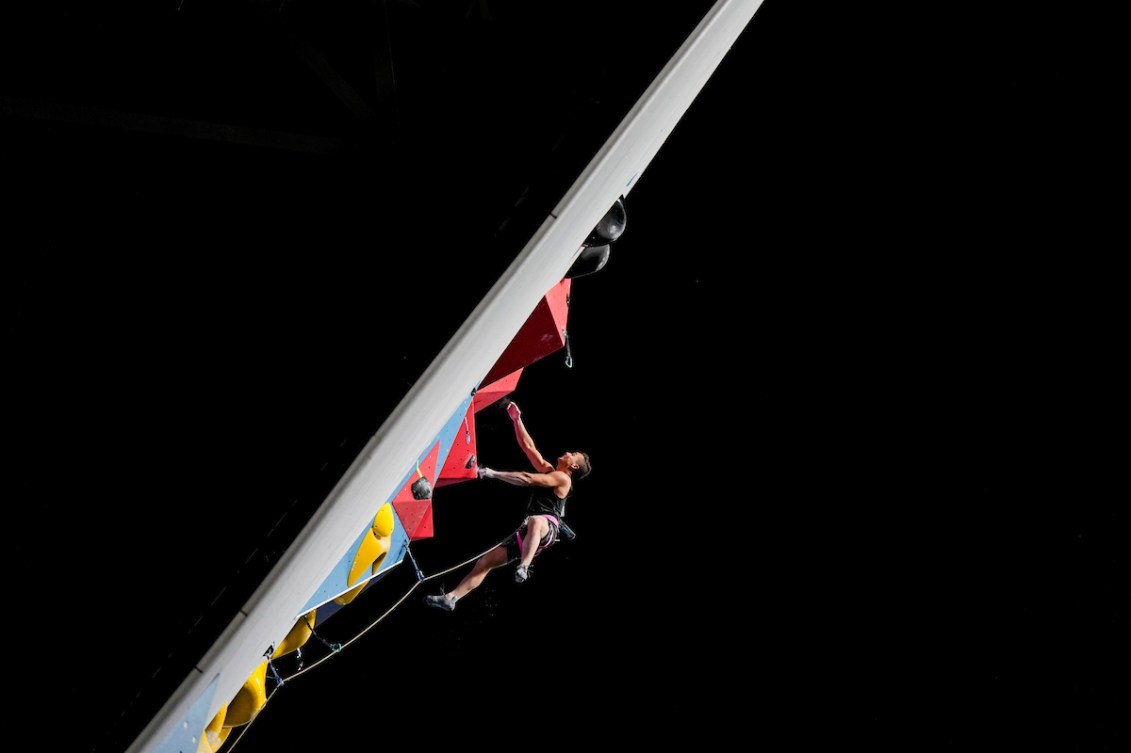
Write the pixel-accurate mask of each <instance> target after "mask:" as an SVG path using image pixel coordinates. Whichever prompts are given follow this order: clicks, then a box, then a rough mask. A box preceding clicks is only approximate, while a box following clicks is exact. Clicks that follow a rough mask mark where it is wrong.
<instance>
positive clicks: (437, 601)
mask: <svg viewBox="0 0 1131 753" xmlns="http://www.w3.org/2000/svg"><path fill="white" fill-rule="evenodd" d="M424 603H425V604H427V605H428V606H430V607H436V609H442V610H444V611H445V612H450V611H452V610H453V609H455V608H456V600H455V597H454V596H449V595H448V594H437V595H436V596H425V597H424Z"/></svg>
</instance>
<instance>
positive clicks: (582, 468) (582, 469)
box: [574, 452, 593, 481]
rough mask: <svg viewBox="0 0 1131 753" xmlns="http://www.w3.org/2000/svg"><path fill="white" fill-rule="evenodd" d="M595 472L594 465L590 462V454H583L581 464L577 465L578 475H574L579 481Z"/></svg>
mask: <svg viewBox="0 0 1131 753" xmlns="http://www.w3.org/2000/svg"><path fill="white" fill-rule="evenodd" d="M592 471H593V464H592V463H590V462H589V453H588V452H583V453H581V462H580V463H578V464H577V473H576V474H575V475H574V478H576V479H577V480H578V481H580V480H581V479H583V478H585V477H586V476H588V475H589V474H590V473H591V472H592Z"/></svg>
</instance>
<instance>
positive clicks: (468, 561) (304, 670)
mask: <svg viewBox="0 0 1131 753" xmlns="http://www.w3.org/2000/svg"><path fill="white" fill-rule="evenodd" d="M503 541H506V539H503ZM503 541H500V542H499V543H498V544H492V545H491V547H490V549H484V550H483V551H482V552H480V553H479V554H477V555H475V556H474V557H471V558H470V559H466V560H464V561H463V562H461V563H459V564H458V565H452V566H451V567H449V568H448V569H447V570H441V571H440V572H438V573H432V574H431V575H427V576H426V575H424V573H423V572H422V571H421V570H420V566H419V565H417V563H416V558H415V557H413V556H412V551H411V550H410V549H409V548H408V544H405V553H406V554H408V558H409V561H410V562H412V566H413V568H415V570H416V578H417V580H416V582H415V583H413V584H412V586H411V587H410V588H409V589H408V590H407V591H405V592H404V596H402V597H401V598H399V599H397V601H396V603H395V604H393V606H391V607H389V608H388V609H386V610H385V611H384V613H382V615H381V616H380V617H378V618H377V619H375V620H374V621H373V622H372V623H370V624H369V627H367V628H365V629H364V630H362V631H361V632H360V633H358V634H357V635H355V636H354V637H353V638H350V639H349V640H348V641H346V642H345V643H341V644H338V650H337V651H334V652H333V653H330V654H327V655H326V656H323V657H322V658H321V659H319V660H318V661H316V662H314V663H313V664H311V665H310V666H309V667H304V668H302V669H300V670H299V671H297V672H295V673H294V674H293V675H291V676H290V677H288V678H287V679H288V680H293V679H295V678H296V677H298V676H299V675H302V674H306V673H307V672H309V671H310V670H312V669H314V668H315V667H317V666H318V665H319V664H321V663H322V662H324V661H326V660H327V659H329V658H330V657H332V656H333V655H334V654H337V653H340V652H342V651H344V650H345V649H347V648H349V646H350V644H351V643H353V642H354V641H356V640H358V639H360V638H361V637H362V636H363V635H365V634H366V633H368V632H369V631H370V630H372V629H373V628H375V627H377V625H378V624H379V623H380V622H381V621H382V620H384V619H385V618H386V617H388V616H389V615H390V614H392V613H393V610H394V609H396V608H397V607H399V606H400V605H401V604H403V603H404V600H405V599H407V598H408V597H409V595H410V594H411V593H412V592H413V591H415V590H416V588H417V586H419V585H420V584H421V583H426V582H428V581H430V580H432V579H434V578H439V577H441V576H444V575H447V574H448V573H450V572H452V571H453V570H458V569H460V568H461V567H464V566H466V565H470V564H471V563H472V562H474V561H475V560H477V559H479V558H480V557H482V556H483V555H484V554H486V553H487V552H489V551H491V549H494V548H495V547H498V546H500V545H502V543H503ZM304 619H305V618H304ZM307 626H308V627H309V626H310V623H307ZM313 632H314V628H313V627H311V633H313ZM319 640H321V639H319Z"/></svg>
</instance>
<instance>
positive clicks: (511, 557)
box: [503, 515, 558, 565]
mask: <svg viewBox="0 0 1131 753" xmlns="http://www.w3.org/2000/svg"><path fill="white" fill-rule="evenodd" d="M541 517H543V518H545V519H546V522H547V523H549V524H550V530H549V531H547V532H546V535H545V536H543V537H542V540H541V541H539V542H538V550H537V551H536V552H534V556H535V557H537V556H538V555H539V554H541V553H542V551H543V550H544V549H546V547H548V546H550V545H551V544H553V543H554V542H555V541H557V540H558V519H557V518H555V517H554V516H553V515H543V516H541ZM525 540H526V523H525V522H523V524H522V526H521V527H520V528H519V529H518V530H517V531H515V532H514V533H512V534H511V535H510V536H509V537H507V540H506V541H504V542H503V546H505V547H506V548H507V564H508V565H509V564H510V563H512V562H518V561H519V560H520V559H522V542H523V541H525Z"/></svg>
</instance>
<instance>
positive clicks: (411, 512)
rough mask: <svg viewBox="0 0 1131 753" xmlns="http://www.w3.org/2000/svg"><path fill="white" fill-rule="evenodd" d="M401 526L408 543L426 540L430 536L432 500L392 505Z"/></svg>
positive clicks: (409, 501) (405, 501)
mask: <svg viewBox="0 0 1131 753" xmlns="http://www.w3.org/2000/svg"><path fill="white" fill-rule="evenodd" d="M393 509H395V510H396V511H397V517H398V518H400V521H401V525H402V526H404V530H405V533H406V534H408V538H409V540H410V541H416V540H417V539H423V538H428V537H429V536H431V535H432V500H430V499H411V498H409V499H406V500H402V501H400V502H394V503H393Z"/></svg>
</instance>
